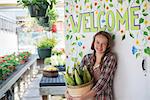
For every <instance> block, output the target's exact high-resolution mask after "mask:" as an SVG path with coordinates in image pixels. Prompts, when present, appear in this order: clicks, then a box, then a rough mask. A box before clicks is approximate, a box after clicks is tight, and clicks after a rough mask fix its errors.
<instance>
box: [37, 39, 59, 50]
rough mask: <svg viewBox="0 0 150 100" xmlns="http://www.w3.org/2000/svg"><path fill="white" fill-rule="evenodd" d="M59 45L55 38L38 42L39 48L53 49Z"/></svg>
mask: <svg viewBox="0 0 150 100" xmlns="http://www.w3.org/2000/svg"><path fill="white" fill-rule="evenodd" d="M56 44H57V41H56V39H55V38H47V37H44V38H42V39H41V40H40V41H38V42H37V44H36V45H37V48H53V47H54V46H55V45H56Z"/></svg>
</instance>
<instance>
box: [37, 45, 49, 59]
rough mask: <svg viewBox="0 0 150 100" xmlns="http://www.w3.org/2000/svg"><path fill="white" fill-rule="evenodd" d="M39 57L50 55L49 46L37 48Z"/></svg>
mask: <svg viewBox="0 0 150 100" xmlns="http://www.w3.org/2000/svg"><path fill="white" fill-rule="evenodd" d="M38 54H39V57H40V59H44V58H47V57H51V48H38Z"/></svg>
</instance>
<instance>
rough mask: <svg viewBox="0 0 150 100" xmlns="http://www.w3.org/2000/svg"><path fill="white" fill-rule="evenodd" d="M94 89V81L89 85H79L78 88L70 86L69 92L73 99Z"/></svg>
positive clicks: (68, 87)
mask: <svg viewBox="0 0 150 100" xmlns="http://www.w3.org/2000/svg"><path fill="white" fill-rule="evenodd" d="M92 87H93V79H92V80H91V81H90V82H88V83H85V84H82V85H78V86H69V85H68V86H67V90H68V93H69V94H70V95H71V96H72V97H78V96H81V95H83V94H86V93H87V92H89V91H90V90H91V88H92Z"/></svg>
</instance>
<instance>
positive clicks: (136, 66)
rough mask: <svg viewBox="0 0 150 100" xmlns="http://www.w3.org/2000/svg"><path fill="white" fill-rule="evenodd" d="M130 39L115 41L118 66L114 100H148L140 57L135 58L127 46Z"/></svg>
mask: <svg viewBox="0 0 150 100" xmlns="http://www.w3.org/2000/svg"><path fill="white" fill-rule="evenodd" d="M133 42H134V41H132V40H131V39H129V38H128V40H125V41H123V42H121V41H120V39H116V41H115V43H116V44H115V52H117V55H118V66H117V68H118V69H117V72H116V75H115V81H114V89H115V100H149V98H148V95H150V94H147V91H146V90H147V86H148V84H147V79H146V78H147V77H145V76H144V75H145V73H144V72H143V70H142V58H138V59H136V58H135V57H134V56H133V55H132V54H131V51H130V50H129V49H128V48H131V45H130V44H131V43H133Z"/></svg>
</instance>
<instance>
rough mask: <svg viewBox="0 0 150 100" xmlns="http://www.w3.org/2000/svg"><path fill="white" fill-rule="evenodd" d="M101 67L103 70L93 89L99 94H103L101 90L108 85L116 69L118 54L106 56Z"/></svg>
mask: <svg viewBox="0 0 150 100" xmlns="http://www.w3.org/2000/svg"><path fill="white" fill-rule="evenodd" d="M101 67H102V68H103V70H102V72H101V74H100V78H99V80H98V81H97V83H96V84H95V86H94V87H93V88H92V90H94V91H95V92H96V93H97V94H98V95H99V94H101V92H102V91H103V90H104V89H105V88H106V87H107V85H108V84H109V81H110V79H111V77H112V76H113V74H114V71H115V70H116V56H115V55H110V56H107V57H106V58H104V63H103V65H102V66H101Z"/></svg>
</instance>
